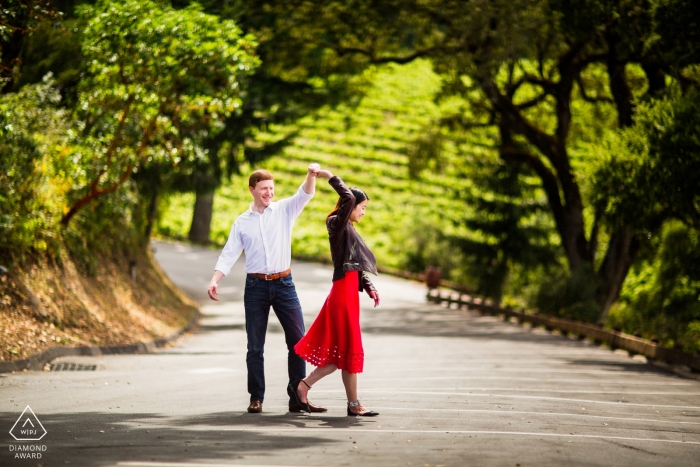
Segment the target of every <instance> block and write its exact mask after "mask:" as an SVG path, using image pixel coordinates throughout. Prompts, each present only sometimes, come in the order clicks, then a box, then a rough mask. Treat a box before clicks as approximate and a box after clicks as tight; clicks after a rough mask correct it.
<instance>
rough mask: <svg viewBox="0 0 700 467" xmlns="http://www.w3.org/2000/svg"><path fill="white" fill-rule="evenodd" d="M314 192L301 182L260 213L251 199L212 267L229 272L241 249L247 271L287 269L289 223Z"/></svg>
mask: <svg viewBox="0 0 700 467" xmlns="http://www.w3.org/2000/svg"><path fill="white" fill-rule="evenodd" d="M313 196H314V194H313V193H311V194H308V193H306V192H305V191H304V188H303V185H302V186H300V187H299V190H298V191H297V192H296V194H294V195H293V196H291V197H289V198H285V199H281V200H279V201H273V202H272V203H270V205H269V206H268V207H266V208H265V210H264V211H263V212H262V214H259V213H257V212H254V211H253V209H252V208H253V203H251V204H250V208H248V210H247V211H246V212H244V213H243V214H241V215H240V216H238V218H237V219H236V220H235V222H234V223H233V227H231V232H230V233H229V236H228V240H227V241H226V245H225V246H224V249H223V250H222V251H221V255H219V260H218V261H217V262H216V266H215V267H214V269H215V270H217V271H221V272H222V273H223V274H224V275H225V276H226V275H228V274H229V272H231V267H232V266H233V265H234V263H235V262H236V261H238V258H239V257H240V256H241V253H242V252H243V251H244V250H245V272H246V273H259V274H274V273H276V272H282V271H285V270H287V269H289V266H290V265H291V263H292V227H294V221H295V220H296V218H297V217H299V214H301V211H303V210H304V207H305V206H306V205H307V204H308V202H309V201H310V200H311V198H313Z"/></svg>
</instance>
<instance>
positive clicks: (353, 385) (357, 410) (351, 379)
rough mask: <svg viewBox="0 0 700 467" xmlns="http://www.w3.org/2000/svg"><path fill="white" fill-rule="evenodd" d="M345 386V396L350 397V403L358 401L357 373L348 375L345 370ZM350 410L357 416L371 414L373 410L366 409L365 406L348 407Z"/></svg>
mask: <svg viewBox="0 0 700 467" xmlns="http://www.w3.org/2000/svg"><path fill="white" fill-rule="evenodd" d="M343 384H344V385H345V394H346V395H347V396H348V402H355V401H357V400H358V397H357V373H348V372H347V371H345V370H343ZM348 409H349V410H350V412H352V413H354V414H356V415H362V414H364V413H367V412H371V410H369V409H367V408H365V407H364V406H363V405H355V406H351V405H348ZM374 415H376V414H374Z"/></svg>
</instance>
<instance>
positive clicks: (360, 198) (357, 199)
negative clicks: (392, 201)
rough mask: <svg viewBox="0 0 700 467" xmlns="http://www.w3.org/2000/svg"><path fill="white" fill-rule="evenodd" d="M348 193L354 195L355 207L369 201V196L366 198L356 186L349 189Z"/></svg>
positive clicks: (365, 194)
mask: <svg viewBox="0 0 700 467" xmlns="http://www.w3.org/2000/svg"><path fill="white" fill-rule="evenodd" d="M350 191H352V194H353V195H355V205H358V204H360V203H361V202H363V201H364V200H366V199H369V196H367V193H365V192H364V191H362V190H360V189H359V188H357V187H356V186H354V187H352V188H350Z"/></svg>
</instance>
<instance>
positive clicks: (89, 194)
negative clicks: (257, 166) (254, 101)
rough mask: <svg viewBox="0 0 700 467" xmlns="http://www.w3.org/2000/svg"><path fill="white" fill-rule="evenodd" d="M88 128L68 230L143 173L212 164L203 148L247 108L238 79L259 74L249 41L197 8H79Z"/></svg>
mask: <svg viewBox="0 0 700 467" xmlns="http://www.w3.org/2000/svg"><path fill="white" fill-rule="evenodd" d="M78 13H79V16H80V17H81V18H83V19H84V20H85V21H86V27H85V30H84V31H83V34H82V36H83V43H82V44H83V45H82V52H83V56H84V59H85V62H86V64H87V71H86V76H85V77H84V78H83V79H82V80H81V82H80V87H79V93H80V94H79V102H78V109H77V110H78V118H79V120H80V121H81V122H84V127H83V130H82V134H80V135H79V136H78V137H77V138H76V146H75V148H74V157H76V158H77V159H79V160H80V167H81V169H82V170H81V171H80V172H79V173H78V174H76V177H75V182H76V183H75V187H74V193H73V195H72V197H73V199H74V203H73V205H72V206H71V209H70V211H69V212H68V213H67V214H66V216H64V218H63V220H62V222H63V223H64V224H67V223H68V221H70V219H71V217H72V216H73V215H74V214H75V213H76V212H77V211H79V210H80V209H82V207H83V206H85V205H86V204H88V203H89V202H90V201H92V200H93V199H96V198H98V197H100V196H103V195H104V194H107V193H111V192H112V191H114V190H115V189H117V188H118V187H119V186H121V185H122V184H123V183H124V182H125V181H126V180H128V179H129V177H130V176H131V174H132V173H133V172H134V171H136V170H138V168H139V167H140V166H142V165H146V164H148V163H151V162H152V163H166V164H172V165H177V164H178V163H179V162H180V161H181V160H183V159H185V160H186V159H198V158H199V159H201V158H204V157H206V154H205V152H204V149H203V148H202V147H201V140H202V138H203V137H205V136H206V135H208V134H210V133H212V132H213V133H215V132H216V131H217V129H220V128H221V126H222V125H223V123H222V122H223V120H224V119H225V117H226V116H227V115H230V114H232V113H235V112H236V109H237V108H239V107H240V105H241V93H242V91H243V90H242V89H241V86H240V78H241V76H243V75H247V74H249V73H250V72H251V71H252V69H253V68H254V67H255V66H257V63H258V62H257V59H256V57H255V55H254V52H253V49H254V47H255V43H254V41H253V38H252V37H250V36H245V37H243V36H242V35H241V33H240V30H239V29H238V28H237V27H236V25H235V24H234V23H233V22H232V21H220V20H219V19H218V18H217V17H215V16H212V15H207V14H205V13H203V12H202V10H201V7H200V6H199V5H197V4H192V5H191V6H188V7H187V8H185V9H183V10H175V9H173V8H172V7H170V6H168V5H166V4H164V3H161V2H155V1H150V0H129V1H126V2H111V1H108V0H104V1H100V2H98V3H97V4H96V5H95V6H94V7H93V6H83V7H81V8H80V9H79V10H78Z"/></svg>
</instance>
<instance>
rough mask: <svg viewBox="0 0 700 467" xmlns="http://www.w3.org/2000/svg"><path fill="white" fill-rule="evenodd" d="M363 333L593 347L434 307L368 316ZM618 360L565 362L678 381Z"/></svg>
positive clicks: (648, 367)
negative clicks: (649, 374)
mask: <svg viewBox="0 0 700 467" xmlns="http://www.w3.org/2000/svg"><path fill="white" fill-rule="evenodd" d="M362 332H363V333H366V334H391V335H402V336H416V337H441V338H460V339H465V338H467V339H473V340H483V341H490V342H493V341H504V342H518V343H536V344H547V345H548V346H555V347H559V348H572V349H581V348H584V347H589V348H590V347H591V344H590V343H585V342H583V341H580V340H577V339H570V338H568V337H566V336H563V335H561V334H556V333H550V332H547V331H545V330H544V329H537V328H531V327H526V326H521V325H518V324H514V323H510V322H504V321H502V320H501V319H499V318H497V317H495V316H488V315H483V316H482V315H479V314H478V313H477V312H475V311H470V310H463V309H462V310H458V309H452V308H445V307H438V306H435V305H432V304H426V305H425V306H416V307H413V308H410V309H384V310H378V309H375V310H372V311H371V312H365V313H364V314H363V316H362ZM621 360H622V359H621V358H620V357H619V356H615V357H613V356H612V355H611V359H610V360H605V359H602V358H601V359H588V360H586V359H570V360H564V361H566V363H569V364H571V365H583V366H589V367H593V366H597V367H598V369H600V370H610V371H628V372H634V373H653V374H657V375H664V376H674V377H678V375H676V374H675V373H673V372H672V371H670V370H667V369H664V368H661V367H658V366H655V365H652V364H651V363H644V362H641V361H631V360H630V361H627V362H625V361H621Z"/></svg>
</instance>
